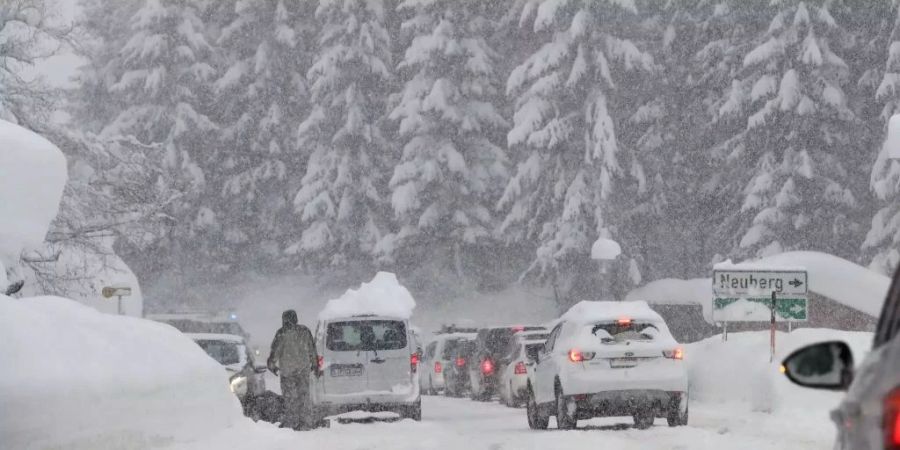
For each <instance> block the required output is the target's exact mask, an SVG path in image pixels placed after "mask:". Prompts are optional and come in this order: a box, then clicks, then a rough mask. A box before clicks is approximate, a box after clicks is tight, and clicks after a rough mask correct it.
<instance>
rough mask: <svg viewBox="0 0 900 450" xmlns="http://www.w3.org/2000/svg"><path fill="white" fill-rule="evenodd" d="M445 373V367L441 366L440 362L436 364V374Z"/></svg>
mask: <svg viewBox="0 0 900 450" xmlns="http://www.w3.org/2000/svg"><path fill="white" fill-rule="evenodd" d="M443 371H444V366H442V365H441V362H440V361H435V362H434V373H441V372H443Z"/></svg>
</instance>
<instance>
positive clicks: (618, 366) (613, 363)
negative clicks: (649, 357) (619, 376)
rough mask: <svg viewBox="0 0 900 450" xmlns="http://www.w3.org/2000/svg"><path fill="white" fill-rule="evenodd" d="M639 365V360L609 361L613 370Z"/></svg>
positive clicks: (615, 359) (614, 359)
mask: <svg viewBox="0 0 900 450" xmlns="http://www.w3.org/2000/svg"><path fill="white" fill-rule="evenodd" d="M637 363H638V361H637V358H613V359H610V360H609V367H612V368H613V369H626V368H629V367H634V366H636V365H637Z"/></svg>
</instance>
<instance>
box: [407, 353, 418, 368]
mask: <svg viewBox="0 0 900 450" xmlns="http://www.w3.org/2000/svg"><path fill="white" fill-rule="evenodd" d="M418 369H419V354H418V353H413V354H411V355H409V371H410V372H412V373H416V371H417V370H418Z"/></svg>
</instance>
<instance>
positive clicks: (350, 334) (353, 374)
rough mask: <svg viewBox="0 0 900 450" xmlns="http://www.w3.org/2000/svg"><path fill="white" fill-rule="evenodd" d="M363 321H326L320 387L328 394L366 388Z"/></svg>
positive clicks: (357, 390) (339, 393) (366, 372)
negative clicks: (322, 371)
mask: <svg viewBox="0 0 900 450" xmlns="http://www.w3.org/2000/svg"><path fill="white" fill-rule="evenodd" d="M364 329H365V328H364V321H358V320H347V321H336V322H330V323H328V324H327V325H326V330H325V353H324V358H325V367H324V368H323V369H324V371H325V373H324V374H323V376H322V380H323V383H322V384H323V385H324V386H323V387H324V390H325V393H326V394H328V395H341V394H353V393H356V392H363V391H366V390H368V384H369V381H368V371H367V365H368V355H367V353H368V352H367V351H366V349H365V348H364V347H365V346H364V344H363V339H364V337H365V336H364V334H365V331H364Z"/></svg>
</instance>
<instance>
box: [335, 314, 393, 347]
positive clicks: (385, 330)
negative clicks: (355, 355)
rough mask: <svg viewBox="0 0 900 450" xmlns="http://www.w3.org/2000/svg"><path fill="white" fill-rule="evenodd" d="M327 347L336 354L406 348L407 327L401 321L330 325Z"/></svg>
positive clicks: (362, 321) (357, 321) (352, 322)
mask: <svg viewBox="0 0 900 450" xmlns="http://www.w3.org/2000/svg"><path fill="white" fill-rule="evenodd" d="M325 346H326V347H327V348H328V350H332V351H336V352H351V351H352V352H356V351H367V350H400V349H403V348H406V325H405V324H404V323H403V322H401V321H399V320H355V321H348V322H332V323H329V324H328V331H327V338H326V340H325Z"/></svg>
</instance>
